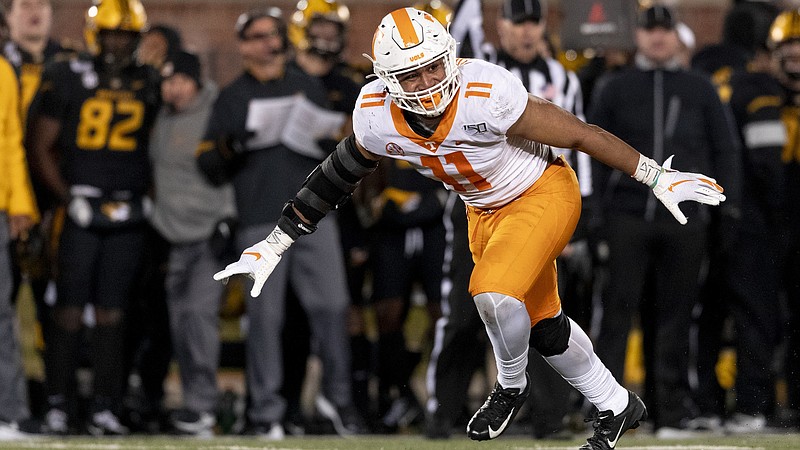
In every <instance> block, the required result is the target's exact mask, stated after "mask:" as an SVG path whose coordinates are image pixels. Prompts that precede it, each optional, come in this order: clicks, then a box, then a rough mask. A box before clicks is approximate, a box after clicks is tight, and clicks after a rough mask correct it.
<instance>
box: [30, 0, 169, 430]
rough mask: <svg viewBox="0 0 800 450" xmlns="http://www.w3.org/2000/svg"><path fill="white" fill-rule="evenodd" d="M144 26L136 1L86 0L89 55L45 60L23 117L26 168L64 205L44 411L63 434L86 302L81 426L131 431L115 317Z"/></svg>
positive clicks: (133, 208)
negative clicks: (89, 363)
mask: <svg viewBox="0 0 800 450" xmlns="http://www.w3.org/2000/svg"><path fill="white" fill-rule="evenodd" d="M145 25H146V15H145V11H144V8H143V6H142V4H141V3H140V2H139V0H122V1H117V0H115V1H111V0H98V1H95V4H94V6H92V7H91V8H89V10H88V12H87V16H86V36H85V37H86V43H87V45H88V47H89V48H90V49H91V50H92V54H91V55H79V56H76V57H75V58H71V59H69V60H67V61H63V62H58V63H55V64H53V65H51V66H48V68H47V69H46V70H45V72H44V74H43V76H42V83H41V86H40V89H39V92H38V93H37V95H36V97H35V98H34V100H33V103H32V106H31V111H30V115H29V118H28V122H29V129H28V133H27V136H28V141H27V144H28V145H27V147H28V151H29V152H30V153H31V167H32V169H33V172H34V174H35V176H36V177H38V178H39V179H40V180H41V181H42V182H43V183H44V185H45V186H47V188H48V189H49V190H50V191H51V193H52V194H53V196H54V197H55V198H57V199H58V200H59V201H60V202H61V204H62V206H63V207H64V209H65V211H66V216H67V217H66V220H65V222H64V228H63V231H62V234H61V238H60V247H59V251H58V255H57V259H58V263H57V265H58V274H57V290H58V299H57V301H56V305H55V308H54V311H53V319H54V323H55V327H54V330H53V339H52V343H51V345H48V348H47V351H46V370H47V380H48V401H49V404H50V410H49V412H48V414H47V417H46V419H47V422H48V425H49V426H50V427H51V428H52V429H53V431H55V432H60V433H66V432H67V431H68V430H69V428H68V425H67V423H68V420H67V418H68V417H69V415H70V414H74V413H76V407H75V406H76V405H75V403H74V395H73V394H74V391H73V389H72V385H73V384H74V375H75V369H76V365H77V361H78V357H77V353H78V348H79V342H80V336H81V328H82V327H81V325H82V314H83V310H84V306H85V305H86V303H92V304H93V305H94V311H95V315H94V321H95V326H94V328H93V330H92V347H93V348H92V351H91V354H92V357H93V363H94V364H93V365H94V380H95V381H94V395H93V398H92V402H91V405H90V411H89V417H88V421H87V427H88V430H89V431H90V432H91V433H93V434H126V433H127V431H128V430H127V429H126V428H125V427H124V426H122V425H121V424H120V423H119V420H118V419H117V415H116V414H117V412H116V410H115V408H116V407H117V406H118V405H119V403H120V397H121V389H122V386H123V382H122V378H123V369H122V368H123V351H122V341H123V331H124V330H123V324H124V321H123V319H124V311H125V308H126V305H127V304H128V301H129V295H130V293H131V292H132V291H133V288H134V283H135V280H136V276H137V272H138V270H139V266H140V262H141V257H142V251H143V248H144V239H145V226H144V225H145V224H144V218H145V209H146V202H145V201H144V198H145V197H144V195H145V192H146V190H147V189H148V186H149V183H150V166H149V160H148V155H147V145H148V136H149V132H150V128H151V126H152V123H153V120H154V118H155V114H156V112H157V110H158V106H159V94H158V79H157V75H156V74H155V72H153V71H152V69H151V68H149V67H148V66H139V65H137V64H136V63H135V60H134V59H133V55H134V50H135V49H136V45H137V42H138V39H139V35H140V32H141V31H142V29H143V28H144V27H145Z"/></svg>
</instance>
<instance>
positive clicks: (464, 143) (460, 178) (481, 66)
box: [353, 59, 553, 208]
mask: <svg viewBox="0 0 800 450" xmlns="http://www.w3.org/2000/svg"><path fill="white" fill-rule="evenodd" d="M458 65H459V69H460V70H461V87H460V88H459V92H458V94H457V95H456V96H455V98H453V100H452V102H451V103H450V105H449V106H448V107H447V109H446V110H445V112H444V114H443V115H442V120H441V122H440V123H439V126H438V127H437V128H436V131H435V132H434V133H433V135H432V136H431V137H430V138H425V137H422V136H420V135H418V134H417V133H415V132H414V131H413V130H412V129H411V127H410V126H409V125H408V123H407V122H406V120H405V118H404V117H403V112H402V110H401V109H400V108H399V107H397V105H395V104H394V103H393V102H392V101H391V98H389V96H388V94H387V92H386V87H385V85H384V84H383V82H382V81H380V80H375V81H373V82H371V83H369V84H367V85H366V86H364V88H362V89H361V94H360V95H359V98H358V102H357V103H356V107H355V111H354V112H353V130H354V133H355V136H356V140H357V141H358V142H359V143H360V144H361V145H362V146H363V147H364V148H366V149H367V150H368V151H369V152H371V153H374V154H376V155H379V156H388V157H390V158H397V159H402V160H405V161H408V162H409V163H410V164H411V165H412V166H414V167H415V168H416V169H417V170H418V171H419V172H420V173H421V174H423V175H425V176H427V177H429V178H433V179H436V180H439V181H441V182H442V183H444V185H445V187H447V189H449V190H452V191H455V192H457V193H458V194H459V195H460V196H461V198H462V199H463V200H464V202H465V203H467V204H468V205H472V206H475V207H478V208H496V207H499V206H502V205H505V204H506V203H508V202H510V201H512V200H514V199H515V198H516V197H518V196H519V195H520V194H522V193H523V192H525V190H526V189H528V188H529V187H531V186H532V185H533V183H535V182H536V180H538V179H539V177H540V176H541V175H542V173H543V172H544V170H545V168H547V164H548V163H549V162H550V161H551V160H552V158H553V157H552V152H551V150H550V147H549V146H546V145H543V144H540V143H538V142H533V141H528V140H525V139H521V138H506V132H507V131H508V129H509V128H511V126H512V125H514V123H516V121H517V120H518V119H519V118H520V116H521V115H522V112H523V111H524V110H525V107H526V105H527V102H528V92H527V90H526V89H525V87H524V86H523V85H522V82H520V80H519V79H518V78H516V77H514V76H513V75H512V74H511V73H509V72H508V71H507V70H506V69H503V68H502V67H499V66H496V65H494V64H491V63H488V62H485V61H481V60H476V59H460V60H459V61H458Z"/></svg>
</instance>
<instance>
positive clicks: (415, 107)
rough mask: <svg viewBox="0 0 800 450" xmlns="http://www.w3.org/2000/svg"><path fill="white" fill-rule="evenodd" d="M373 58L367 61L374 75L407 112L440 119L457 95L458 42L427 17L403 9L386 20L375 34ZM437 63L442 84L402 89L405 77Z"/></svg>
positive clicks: (397, 103)
mask: <svg viewBox="0 0 800 450" xmlns="http://www.w3.org/2000/svg"><path fill="white" fill-rule="evenodd" d="M373 55H374V57H369V56H367V57H368V58H369V59H370V60H371V61H372V65H373V69H374V71H375V75H376V76H377V77H378V78H380V79H381V81H383V82H384V83H385V84H386V88H387V90H388V91H389V95H390V96H391V97H392V101H394V103H395V104H396V105H397V106H398V107H400V108H402V109H404V110H406V111H410V112H412V113H414V114H419V115H423V116H427V117H435V116H438V115H440V114H442V113H443V112H444V111H445V109H446V108H447V106H448V105H449V104H450V102H451V101H452V100H453V98H454V97H455V95H456V93H457V92H458V88H459V86H460V83H461V76H460V72H459V70H458V66H457V65H456V41H455V39H453V37H452V36H451V35H450V33H448V32H447V30H446V29H445V28H444V26H442V24H441V23H439V22H438V21H437V20H436V19H434V18H433V16H431V15H430V14H428V13H425V12H423V11H419V10H416V9H413V8H403V9H399V10H397V11H394V12H393V13H391V14H389V15H387V16H386V17H384V19H383V21H382V22H381V25H380V26H379V27H378V30H377V31H376V32H375V38H374V41H373ZM436 62H441V64H442V66H443V70H444V78H443V79H442V80H441V81H440V82H439V83H437V84H436V85H435V86H432V87H430V88H428V89H425V90H422V91H417V92H408V91H406V90H405V89H403V87H402V85H401V83H400V80H401V79H402V78H403V75H405V74H408V73H410V72H414V71H416V70H419V69H421V68H423V67H426V66H428V65H429V64H433V63H436Z"/></svg>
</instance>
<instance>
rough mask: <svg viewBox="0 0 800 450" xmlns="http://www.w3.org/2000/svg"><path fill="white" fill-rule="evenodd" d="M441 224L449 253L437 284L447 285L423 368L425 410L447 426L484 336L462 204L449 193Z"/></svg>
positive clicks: (480, 358) (461, 403) (479, 361)
mask: <svg viewBox="0 0 800 450" xmlns="http://www.w3.org/2000/svg"><path fill="white" fill-rule="evenodd" d="M445 226H446V228H447V229H448V233H447V236H448V238H447V241H448V243H447V248H448V250H446V252H447V253H449V254H450V255H451V256H450V257H448V256H445V261H446V262H445V274H444V276H445V282H444V283H443V284H444V285H449V286H451V289H450V292H449V293H446V295H444V296H443V298H442V317H441V318H440V319H439V320H438V321H437V323H436V334H435V337H434V347H433V351H432V353H431V360H430V367H429V369H428V378H429V379H428V386H429V393H428V394H429V395H430V397H431V401H430V403H429V404H428V408H427V412H428V414H429V419H430V420H431V421H432V422H435V423H437V424H439V425H440V426H443V427H445V428H449V427H452V425H453V424H454V423H455V421H456V420H457V418H458V417H459V416H460V415H461V413H462V412H463V410H464V408H465V407H466V406H467V404H466V403H467V390H468V389H469V384H470V380H471V379H472V376H473V374H474V373H475V371H476V370H478V369H479V368H481V367H483V365H484V362H485V356H486V345H487V338H486V331H485V328H484V325H483V321H481V317H480V315H478V310H477V308H476V307H475V303H474V302H473V300H472V296H471V295H470V293H469V278H470V275H471V274H472V269H473V267H475V265H474V263H473V262H472V254H471V253H470V251H469V239H468V236H467V214H466V208H465V206H464V203H463V202H462V201H461V200H460V199H458V198H457V196H455V195H454V194H451V197H450V199H449V201H448V209H447V211H446V212H445ZM448 258H450V259H448ZM448 261H449V262H448ZM448 266H449V267H448Z"/></svg>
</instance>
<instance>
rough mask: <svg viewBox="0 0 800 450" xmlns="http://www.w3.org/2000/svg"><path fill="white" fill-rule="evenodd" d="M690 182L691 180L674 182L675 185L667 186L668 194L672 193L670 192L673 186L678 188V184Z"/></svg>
mask: <svg viewBox="0 0 800 450" xmlns="http://www.w3.org/2000/svg"><path fill="white" fill-rule="evenodd" d="M691 181H692V180H681V181H678V182H676V183H672V184H670V185H669V187H668V188H667V190H669V191H670V192H673V191H672V188H674V187H675V186H678V185H679V184H683V183H689V182H691Z"/></svg>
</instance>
